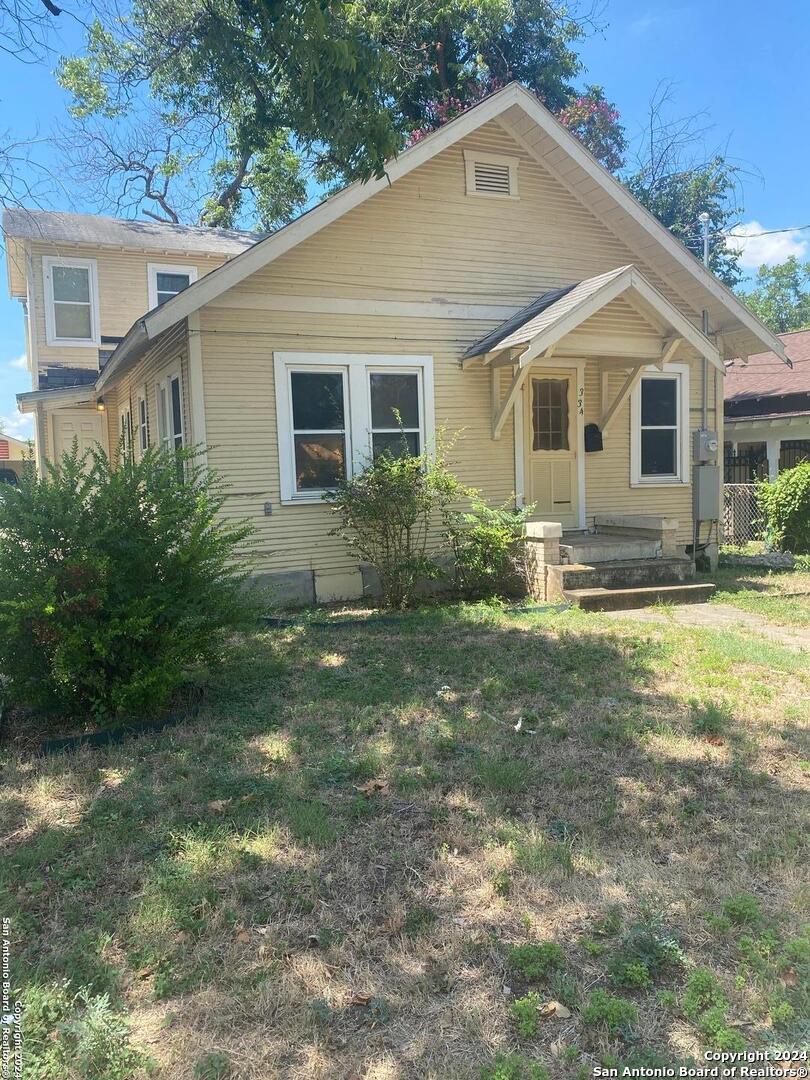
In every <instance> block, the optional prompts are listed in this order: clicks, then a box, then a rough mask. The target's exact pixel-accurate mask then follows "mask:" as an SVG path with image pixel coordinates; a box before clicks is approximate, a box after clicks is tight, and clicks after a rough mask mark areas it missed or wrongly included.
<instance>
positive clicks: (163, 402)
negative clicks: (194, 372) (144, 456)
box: [156, 371, 184, 450]
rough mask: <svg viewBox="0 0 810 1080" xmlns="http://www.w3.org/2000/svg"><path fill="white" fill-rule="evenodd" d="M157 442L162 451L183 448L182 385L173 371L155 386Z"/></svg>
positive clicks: (176, 373)
mask: <svg viewBox="0 0 810 1080" xmlns="http://www.w3.org/2000/svg"><path fill="white" fill-rule="evenodd" d="M156 394H157V424H158V442H159V443H160V446H161V449H163V450H181V449H182V447H183V441H184V440H183V384H182V381H181V379H180V372H179V371H173V372H171V374H169V375H167V376H166V377H165V378H163V379H161V380H160V381H159V382H158V384H157V389H156Z"/></svg>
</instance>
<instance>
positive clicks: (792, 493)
mask: <svg viewBox="0 0 810 1080" xmlns="http://www.w3.org/2000/svg"><path fill="white" fill-rule="evenodd" d="M756 490H757V500H758V502H759V507H760V510H761V511H762V514H763V517H764V518H765V540H766V543H767V544H768V546H769V547H772V548H777V549H778V550H780V551H792V552H794V553H796V554H807V553H808V552H810V461H805V462H802V464H801V465H797V466H796V467H795V468H793V469H786V470H785V471H784V472H781V473H779V475H778V476H777V478H776V479H775V480H774V481H773V482H769V481H767V480H766V481H762V482H761V483H760V484H758V485H757V489H756Z"/></svg>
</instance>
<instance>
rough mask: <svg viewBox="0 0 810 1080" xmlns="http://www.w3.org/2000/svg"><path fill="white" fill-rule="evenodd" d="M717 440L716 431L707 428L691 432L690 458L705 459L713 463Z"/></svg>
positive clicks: (715, 458) (715, 456)
mask: <svg viewBox="0 0 810 1080" xmlns="http://www.w3.org/2000/svg"><path fill="white" fill-rule="evenodd" d="M718 447H719V440H718V438H717V432H716V431H711V430H710V429H709V428H699V429H698V430H697V431H693V432H692V460H693V461H705V462H707V463H708V464H710V465H713V464H714V463H715V462H716V461H717V451H718Z"/></svg>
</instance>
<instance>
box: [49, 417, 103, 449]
mask: <svg viewBox="0 0 810 1080" xmlns="http://www.w3.org/2000/svg"><path fill="white" fill-rule="evenodd" d="M74 439H77V440H78V442H79V454H84V453H86V452H87V451H88V450H89V449H90V448H91V447H92V446H94V445H95V444H96V443H100V444H101V446H102V447H103V446H104V425H103V422H102V414H101V413H99V412H97V411H96V410H95V409H93V410H91V409H58V410H57V411H56V412H54V414H53V456H54V459H56V460H58V459H59V458H60V457H61V456H62V454H64V453H65V452H66V451H69V450H71V449H72V448H73V440H74Z"/></svg>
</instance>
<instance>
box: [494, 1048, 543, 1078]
mask: <svg viewBox="0 0 810 1080" xmlns="http://www.w3.org/2000/svg"><path fill="white" fill-rule="evenodd" d="M481 1080H551V1074H550V1073H549V1071H548V1069H547V1068H546V1067H545V1065H538V1064H537V1063H536V1062H535V1061H530V1060H529V1059H528V1058H527V1057H524V1056H523V1054H498V1055H496V1057H495V1060H494V1061H493V1062H492V1064H491V1065H484V1066H483V1068H482V1069H481Z"/></svg>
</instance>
